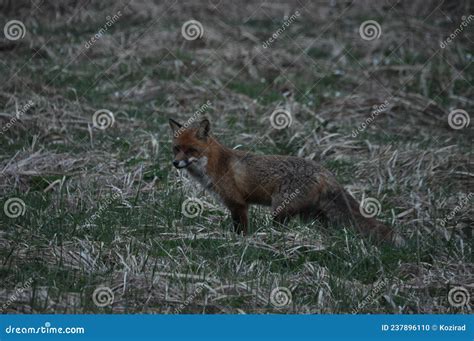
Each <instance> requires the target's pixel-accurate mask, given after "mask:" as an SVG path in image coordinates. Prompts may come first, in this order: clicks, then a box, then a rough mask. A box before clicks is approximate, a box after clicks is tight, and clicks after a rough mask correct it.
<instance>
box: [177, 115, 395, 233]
mask: <svg viewBox="0 0 474 341" xmlns="http://www.w3.org/2000/svg"><path fill="white" fill-rule="evenodd" d="M170 125H171V128H172V130H173V132H174V139H173V150H174V154H175V161H174V163H175V166H177V167H180V168H181V166H183V168H186V169H187V171H188V172H189V173H190V174H191V176H192V177H194V178H195V179H196V180H198V181H199V182H200V183H201V184H202V185H203V186H204V187H205V188H206V189H208V190H210V191H212V192H213V193H215V194H217V196H218V197H219V198H220V199H221V200H222V201H223V203H224V204H225V205H226V206H227V208H228V209H229V210H230V212H231V215H232V219H233V221H234V226H235V229H236V231H237V232H238V233H243V234H246V233H247V232H248V216H247V211H248V206H249V205H250V204H260V205H269V206H271V207H272V210H273V216H274V220H275V221H276V222H278V223H283V222H285V221H286V220H287V219H289V218H290V217H292V216H295V215H300V216H301V217H302V218H306V219H310V218H323V219H327V220H329V221H331V222H333V223H336V224H345V225H347V224H349V225H352V226H354V227H355V228H356V230H357V231H359V232H360V233H362V234H363V235H366V236H372V237H376V239H377V240H392V238H393V232H392V230H391V229H390V228H389V227H387V226H386V225H384V224H382V223H380V222H379V221H377V220H375V219H372V218H366V217H364V216H362V214H361V213H360V211H359V204H358V203H357V201H356V200H355V199H354V198H353V197H352V196H351V195H350V194H348V193H347V192H346V191H345V190H344V188H343V187H342V186H341V185H339V184H338V183H337V181H336V179H335V177H334V176H333V175H332V174H331V173H330V172H329V171H328V170H326V169H324V168H323V167H322V166H320V165H319V164H317V163H316V162H314V161H311V160H306V159H303V158H297V157H293V156H279V155H271V156H267V155H263V156H260V155H255V154H251V153H246V152H242V151H237V150H232V149H229V148H226V147H225V146H223V145H221V144H220V143H219V142H218V141H217V140H216V139H215V138H213V137H212V136H210V135H209V130H210V128H209V127H210V125H209V121H207V120H203V121H202V122H200V124H199V126H197V127H190V128H186V129H184V128H183V127H182V126H181V125H180V124H179V123H177V122H175V121H173V120H170ZM206 161H207V162H206ZM288 198H291V200H288Z"/></svg>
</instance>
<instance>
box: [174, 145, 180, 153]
mask: <svg viewBox="0 0 474 341" xmlns="http://www.w3.org/2000/svg"><path fill="white" fill-rule="evenodd" d="M180 150H181V149H180V148H179V146H174V147H173V151H174V152H175V153H179V151H180Z"/></svg>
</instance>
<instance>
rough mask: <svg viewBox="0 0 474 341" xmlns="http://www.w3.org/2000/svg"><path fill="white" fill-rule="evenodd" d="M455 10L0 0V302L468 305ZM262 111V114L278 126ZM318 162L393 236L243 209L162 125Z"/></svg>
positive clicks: (282, 309)
mask: <svg viewBox="0 0 474 341" xmlns="http://www.w3.org/2000/svg"><path fill="white" fill-rule="evenodd" d="M472 13H473V6H472V2H471V1H468V0H466V1H421V0H413V1H395V0H382V1H368V0H365V1H364V0H362V1H339V0H333V1H306V0H289V1H281V2H273V1H268V2H267V1H224V0H208V1H207V0H205V1H190V0H187V1H176V0H175V1H150V0H136V1H135V0H134V1H112V0H105V1H89V0H67V1H52V0H32V1H26V0H24V1H15V0H4V1H2V2H0V19H1V20H0V23H1V27H0V29H1V31H0V75H1V79H2V82H1V83H0V312H1V313H6V314H11V313H160V314H181V313H196V314H203V313H206V314H251V313H257V314H262V313H263V314H266V313H276V314H319V313H344V314H347V313H349V314H350V313H360V314H365V313H405V314H413V313H472V308H473V304H474V256H473V233H472V229H473V226H474V224H473V219H472V218H473V212H474V210H473V205H472V202H473V200H472V199H473V196H474V195H473V192H474V165H473V141H474V133H473V123H472V122H470V120H471V118H472V114H473V112H474V111H473V109H474V96H473V95H474V87H473V84H474V65H473V61H474V49H473V47H474V44H473V42H474V16H473V15H472ZM276 114H278V115H279V116H278V119H276ZM202 117H207V118H209V120H210V121H211V125H212V128H211V129H212V133H213V134H214V136H216V137H217V138H218V139H219V140H220V141H221V142H223V143H224V144H225V145H227V146H229V147H233V148H238V149H240V150H246V151H249V152H252V153H256V154H283V155H294V156H300V157H305V158H308V159H312V160H315V161H318V162H320V163H321V164H322V165H323V166H325V167H326V168H328V169H329V170H331V171H332V172H333V173H334V174H335V175H336V177H337V179H338V180H339V181H340V182H341V183H342V184H343V185H344V187H345V188H346V189H348V190H349V192H350V193H351V194H352V195H353V196H354V197H355V198H356V199H357V200H359V201H362V202H363V203H365V204H370V207H365V208H367V209H369V210H370V211H371V214H372V213H373V215H374V216H376V217H377V219H380V220H381V221H384V222H385V223H386V224H388V225H390V226H392V227H393V229H394V230H396V231H397V232H398V233H400V235H402V236H403V237H404V239H405V240H406V245H405V246H404V247H393V246H390V245H374V244H372V243H370V242H368V241H367V240H364V239H362V238H361V237H360V236H358V235H357V234H355V233H354V232H353V231H352V230H350V229H346V228H344V227H341V226H327V225H325V224H324V223H321V222H318V221H315V222H303V221H300V220H298V219H294V220H291V221H290V222H289V223H288V224H287V225H285V226H283V225H282V226H278V225H275V224H273V223H272V220H271V214H270V210H269V208H266V207H257V206H254V207H253V208H252V209H251V211H250V233H249V235H248V236H245V237H242V236H239V235H237V234H235V233H234V232H233V229H232V220H231V218H230V216H229V213H228V211H227V210H226V209H225V207H224V206H222V204H221V203H220V202H219V201H217V200H216V199H215V198H214V197H213V196H212V195H211V194H210V193H207V192H205V191H203V190H202V189H201V188H200V187H199V186H198V185H197V184H196V183H194V182H192V181H191V179H190V178H189V177H188V176H187V175H186V173H185V172H180V171H178V170H176V169H175V168H174V167H173V165H172V161H173V154H172V150H171V138H172V134H171V130H170V127H169V124H168V119H169V118H172V119H174V120H177V121H179V122H181V123H184V122H188V121H189V120H190V119H191V120H199V119H200V118H202Z"/></svg>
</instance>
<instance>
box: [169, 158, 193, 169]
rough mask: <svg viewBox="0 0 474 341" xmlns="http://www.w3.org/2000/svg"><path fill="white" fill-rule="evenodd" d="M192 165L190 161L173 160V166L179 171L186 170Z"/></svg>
mask: <svg viewBox="0 0 474 341" xmlns="http://www.w3.org/2000/svg"><path fill="white" fill-rule="evenodd" d="M190 164H191V162H189V160H173V166H175V167H176V168H178V169H180V168H186V167H188V166H189V165H190Z"/></svg>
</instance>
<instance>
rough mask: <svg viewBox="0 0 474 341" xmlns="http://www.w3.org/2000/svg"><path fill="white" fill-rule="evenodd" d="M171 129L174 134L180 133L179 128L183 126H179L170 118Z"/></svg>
mask: <svg viewBox="0 0 474 341" xmlns="http://www.w3.org/2000/svg"><path fill="white" fill-rule="evenodd" d="M170 127H171V130H172V131H173V133H174V132H176V131H178V130H179V128H181V127H182V125H181V124H179V123H178V122H176V121H175V120H172V119H171V118H170Z"/></svg>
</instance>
